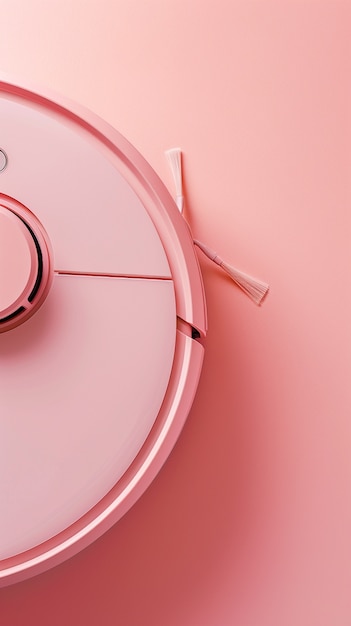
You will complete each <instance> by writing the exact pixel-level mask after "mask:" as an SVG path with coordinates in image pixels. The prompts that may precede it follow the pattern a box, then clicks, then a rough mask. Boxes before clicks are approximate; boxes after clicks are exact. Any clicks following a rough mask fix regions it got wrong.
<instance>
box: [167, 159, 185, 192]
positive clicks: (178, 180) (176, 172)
mask: <svg viewBox="0 0 351 626" xmlns="http://www.w3.org/2000/svg"><path fill="white" fill-rule="evenodd" d="M166 157H167V159H168V163H169V166H170V169H171V172H172V175H173V179H174V185H175V191H176V196H182V195H183V180H182V151H181V149H180V148H171V149H170V150H167V151H166Z"/></svg>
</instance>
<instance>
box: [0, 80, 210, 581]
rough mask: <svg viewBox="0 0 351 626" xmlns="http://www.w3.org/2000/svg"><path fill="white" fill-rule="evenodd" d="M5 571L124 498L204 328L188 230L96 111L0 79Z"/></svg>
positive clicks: (59, 551)
mask: <svg viewBox="0 0 351 626" xmlns="http://www.w3.org/2000/svg"><path fill="white" fill-rule="evenodd" d="M0 119H1V133H0V390H1V391H0V402H1V436H0V446H1V454H0V464H1V470H0V477H1V478H0V501H1V515H0V560H1V565H0V584H2V585H8V584H10V583H13V582H17V581H19V580H23V579H24V578H27V577H29V576H32V575H34V574H38V573H40V572H42V571H44V570H46V569H48V568H49V567H52V566H53V565H56V564H57V563H59V562H62V561H63V560H65V559H67V558H68V557H70V556H72V555H73V554H75V553H76V552H78V551H79V550H80V549H82V548H84V547H85V546H87V545H88V544H89V543H91V542H92V541H93V540H95V539H96V538H97V537H99V536H100V535H101V534H102V533H103V532H104V531H106V530H107V529H108V528H110V527H111V526H112V524H114V523H115V522H116V521H117V520H118V519H119V518H121V516H122V515H124V514H125V513H126V511H128V509H129V508H130V507H131V506H132V505H133V503H134V502H135V501H136V500H137V498H139V496H140V495H141V494H142V493H143V492H144V491H145V489H146V488H147V487H148V486H149V484H150V483H151V481H152V480H153V478H154V477H155V475H156V474H157V472H158V471H159V470H160V468H161V466H162V464H163V463H164V461H165V460H166V458H167V456H168V455H169V453H170V451H171V449H172V447H173V446H174V444H175V442H176V439H177V437H178V436H179V433H180V431H181V429H182V426H183V424H184V422H185V420H186V418H187V415H188V412H189V410H190V407H191V404H192V401H193V398H194V395H195V392H196V388H197V385H198V380H199V376H200V371H201V366H202V360H203V353H204V348H203V345H202V343H201V338H202V337H204V336H205V334H206V307H205V299H204V293H203V287H202V280H201V274H200V271H199V267H198V262H197V257H196V255H195V251H194V242H193V240H192V237H191V234H190V232H189V229H188V227H187V225H186V223H185V221H184V219H183V217H182V216H181V214H180V212H179V210H178V208H177V206H176V204H175V202H174V200H173V199H172V198H171V196H170V195H169V193H168V191H167V190H166V188H165V186H164V185H163V183H162V182H161V181H160V179H159V178H158V176H157V175H156V174H155V172H154V171H153V170H152V168H151V167H150V166H149V165H148V164H147V163H146V161H145V160H144V159H143V158H142V156H141V155H140V154H139V153H138V152H137V150H135V149H134V148H133V147H132V146H131V145H130V144H129V143H128V142H127V141H126V139H124V138H123V137H122V136H121V135H120V134H119V133H118V132H116V131H115V130H114V129H112V128H111V127H110V126H109V125H108V124H106V123H104V122H103V121H102V120H101V119H100V118H98V117H96V116H94V115H93V114H91V113H90V112H87V111H85V110H83V109H82V108H79V107H77V106H76V105H73V104H71V103H67V102H66V101H63V100H60V99H59V98H57V97H56V96H54V97H53V96H51V95H50V94H47V93H39V92H38V91H37V90H32V89H31V88H26V87H24V86H21V85H18V84H15V83H11V82H7V81H0Z"/></svg>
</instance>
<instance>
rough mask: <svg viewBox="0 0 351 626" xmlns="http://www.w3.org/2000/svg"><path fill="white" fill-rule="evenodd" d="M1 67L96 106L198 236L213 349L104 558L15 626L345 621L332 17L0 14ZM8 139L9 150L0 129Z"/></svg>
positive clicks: (346, 504) (48, 1)
mask: <svg viewBox="0 0 351 626" xmlns="http://www.w3.org/2000/svg"><path fill="white" fill-rule="evenodd" d="M0 9H1V36H0V60H1V62H0V65H1V69H2V70H3V71H6V72H8V73H9V74H10V75H13V76H15V77H19V78H21V77H23V78H25V79H30V80H34V81H35V82H37V83H38V84H39V85H43V86H44V87H45V86H48V87H50V88H53V89H54V90H56V91H58V92H59V93H61V94H63V95H66V96H69V97H70V98H73V99H74V100H76V101H78V102H80V103H82V104H84V105H86V106H87V107H89V108H91V109H92V110H93V111H95V112H96V113H98V114H100V115H101V116H102V117H103V118H105V119H106V120H108V121H109V122H110V123H112V124H113V125H114V126H115V127H116V128H117V129H118V130H119V131H120V132H122V133H123V134H124V135H125V136H126V137H127V138H128V139H129V140H130V141H131V142H132V143H133V144H134V145H135V146H136V147H137V148H138V149H139V150H140V151H141V152H142V154H143V155H144V156H145V157H146V159H147V160H148V161H149V162H150V163H151V165H152V166H153V167H154V168H155V169H156V171H157V172H158V173H159V175H160V176H161V177H162V179H163V180H164V181H165V183H166V184H167V185H169V187H170V188H171V189H173V187H172V182H171V176H170V173H169V171H168V169H167V163H166V160H165V158H164V155H163V152H164V150H165V149H166V148H169V147H172V146H174V145H180V146H181V147H182V148H183V150H184V166H185V172H186V195H187V208H186V216H187V219H188V220H189V222H190V223H191V226H192V229H193V233H194V235H196V237H197V238H199V239H201V240H203V241H205V242H206V243H208V245H210V246H211V247H214V248H216V249H217V250H218V251H219V252H220V253H221V255H222V256H223V257H224V258H225V259H226V260H227V261H228V262H231V263H233V264H234V265H237V266H238V267H240V268H241V269H243V270H245V271H247V272H250V273H252V274H254V275H257V276H258V277H262V278H263V279H265V280H267V281H269V282H270V284H271V291H270V294H269V296H268V298H267V300H266V302H265V304H264V305H263V306H262V307H261V308H256V307H255V305H253V304H252V303H251V302H250V301H249V300H248V299H246V297H245V296H244V295H243V294H242V293H241V292H240V291H239V290H238V289H237V288H236V287H235V286H233V284H232V283H231V282H230V280H229V279H227V278H226V277H225V275H222V274H221V273H220V272H218V270H217V269H216V268H215V267H212V266H211V264H210V262H207V260H205V259H203V258H201V257H200V261H201V264H202V268H203V274H204V282H205V288H206V293H207V299H208V314H209V327H210V330H209V333H208V340H207V350H206V357H205V363H204V369H203V375H202V379H201V383H200V386H199V390H198V394H197V397H196V400H195V404H194V406H193V409H192V411H191V414H190V416H189V419H188V421H187V423H186V426H185V428H184V431H183V433H182V435H181V438H180V440H179V441H178V443H177V445H176V447H175V449H174V451H173V453H172V455H171V457H170V458H169V460H168V462H167V463H166V465H165V467H164V468H163V470H162V471H161V473H160V474H159V476H158V477H157V479H156V480H155V482H154V483H153V484H152V486H151V487H150V488H149V490H148V491H147V493H146V494H145V495H144V496H143V497H142V498H141V500H139V502H138V503H137V504H136V505H135V506H134V508H133V509H132V510H131V511H130V512H129V513H128V514H127V515H126V516H125V517H124V518H123V519H122V520H121V521H120V522H119V523H118V524H117V525H116V526H115V527H114V528H112V530H111V531H110V532H108V533H107V534H106V535H105V536H103V537H102V538H101V539H100V540H98V541H97V542H96V543H95V544H94V545H92V546H91V547H89V548H88V549H86V550H85V551H84V552H82V553H80V554H79V555H78V556H76V557H74V558H72V559H71V560H70V561H68V562H66V563H64V564H63V565H61V566H59V567H57V568H56V569H54V570H51V571H49V572H47V573H45V574H43V575H40V576H38V577H36V578H33V579H31V580H29V581H26V582H23V583H20V584H18V585H16V586H13V587H9V588H5V589H2V590H1V591H0V611H1V623H2V624H4V625H5V624H6V626H20V625H22V624H23V625H24V624H26V625H28V626H34V625H35V626H44V625H45V626H46V625H47V624H50V626H59V625H60V626H61V625H62V624H67V625H72V626H73V625H76V624H84V625H85V626H90V625H91V626H95V625H96V624H103V625H104V626H110V625H111V626H112V625H115V624H123V625H124V626H139V625H141V624H147V625H149V624H150V625H151V624H152V625H153V626H180V625H181V626H231V625H233V624H237V625H238V626H257V625H258V624H259V625H260V626H290V625H291V626H296V625H297V624H299V625H300V624H301V625H306V626H331V625H337V626H349V625H350V623H351V593H350V587H351V533H350V529H351V499H350V493H351V454H350V447H351V423H350V415H351V411H350V405H351V398H350V388H351V385H350V380H349V378H350V371H351V367H350V366H351V363H350V360H351V351H350V314H351V297H350V293H351V289H350V269H351V265H350V261H351V259H350V257H351V252H350V230H351V228H350V207H349V204H350V186H349V180H350V165H351V164H350V145H351V136H350V105H351V99H350V69H351V67H350V65H351V63H350V60H351V49H350V48H351V44H350V41H351V37H350V34H351V4H350V2H348V1H346V0H345V1H344V2H343V1H342V0H328V1H327V0H324V1H323V0H305V1H302V0H301V1H298V0H286V1H281V0H280V1H279V0H275V1H273V0H255V1H254V0H221V1H219V2H213V1H210V0H1V2H0ZM0 135H1V133H0Z"/></svg>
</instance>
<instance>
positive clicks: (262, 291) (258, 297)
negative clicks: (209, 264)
mask: <svg viewBox="0 0 351 626" xmlns="http://www.w3.org/2000/svg"><path fill="white" fill-rule="evenodd" d="M194 243H195V244H196V245H197V246H198V248H200V250H202V252H203V253H204V254H205V255H206V256H207V257H208V258H209V259H210V260H211V261H213V262H214V263H216V265H219V267H221V268H222V269H223V270H224V271H225V272H226V273H227V274H228V275H229V276H230V277H231V279H232V280H233V281H234V282H235V283H236V284H237V285H238V287H240V289H242V290H243V291H244V292H245V293H246V295H247V296H249V298H251V300H253V302H255V303H256V304H261V302H262V301H263V299H264V297H265V296H266V295H267V293H268V290H269V285H267V283H264V282H262V281H261V280H257V279H256V278H252V276H249V275H248V274H245V273H244V272H241V271H240V270H237V269H236V268H235V267H233V266H232V265H229V264H228V263H226V262H225V261H223V259H221V257H220V256H218V254H217V253H216V252H214V251H213V250H211V248H208V247H207V246H205V245H204V244H203V243H201V241H198V240H197V239H194Z"/></svg>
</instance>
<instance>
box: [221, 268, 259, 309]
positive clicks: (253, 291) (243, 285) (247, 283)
mask: <svg viewBox="0 0 351 626" xmlns="http://www.w3.org/2000/svg"><path fill="white" fill-rule="evenodd" d="M220 267H222V268H223V269H224V271H225V272H226V273H227V274H229V276H230V277H231V278H232V279H233V280H234V282H235V283H236V284H237V285H238V287H240V289H242V290H243V291H244V292H245V293H246V295H247V296H249V297H250V298H251V300H253V301H254V302H255V303H256V304H261V302H262V301H263V299H264V298H265V296H266V295H267V293H268V289H269V285H267V283H264V282H262V281H261V280H257V279H256V278H253V277H252V276H249V275H248V274H245V273H244V272H240V271H239V270H237V269H235V267H232V266H231V265H228V263H224V261H223V262H222V263H221V264H220Z"/></svg>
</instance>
